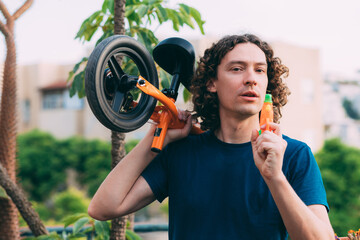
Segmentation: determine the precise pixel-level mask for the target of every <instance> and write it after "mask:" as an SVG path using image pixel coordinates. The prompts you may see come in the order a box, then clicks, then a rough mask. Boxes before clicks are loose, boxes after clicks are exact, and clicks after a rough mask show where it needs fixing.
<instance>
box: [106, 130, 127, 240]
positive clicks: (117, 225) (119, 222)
mask: <svg viewBox="0 0 360 240" xmlns="http://www.w3.org/2000/svg"><path fill="white" fill-rule="evenodd" d="M124 156H125V134H124V133H119V132H114V131H112V132H111V158H112V164H111V165H112V166H111V167H112V168H114V167H115V166H116V165H117V164H118V163H119V162H120V161H121V159H123V157H124ZM126 221H127V216H124V217H120V218H116V219H114V220H112V221H111V232H110V239H111V240H125V231H126Z"/></svg>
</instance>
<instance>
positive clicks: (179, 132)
mask: <svg viewBox="0 0 360 240" xmlns="http://www.w3.org/2000/svg"><path fill="white" fill-rule="evenodd" d="M178 113H179V114H178V118H179V119H180V120H181V121H184V122H186V124H185V126H184V127H183V128H179V129H168V130H167V133H166V137H165V140H164V145H163V147H165V146H166V145H167V144H169V143H171V142H175V141H177V140H179V139H182V138H184V137H186V136H187V135H189V133H190V130H191V127H192V121H193V120H192V116H191V114H190V113H189V112H187V111H183V110H179V109H178Z"/></svg>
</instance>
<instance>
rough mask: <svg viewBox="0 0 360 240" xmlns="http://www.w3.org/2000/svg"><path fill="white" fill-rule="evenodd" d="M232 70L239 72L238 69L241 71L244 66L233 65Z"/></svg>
mask: <svg viewBox="0 0 360 240" xmlns="http://www.w3.org/2000/svg"><path fill="white" fill-rule="evenodd" d="M231 70H232V71H234V72H238V71H241V70H242V68H240V67H233V68H232V69H231Z"/></svg>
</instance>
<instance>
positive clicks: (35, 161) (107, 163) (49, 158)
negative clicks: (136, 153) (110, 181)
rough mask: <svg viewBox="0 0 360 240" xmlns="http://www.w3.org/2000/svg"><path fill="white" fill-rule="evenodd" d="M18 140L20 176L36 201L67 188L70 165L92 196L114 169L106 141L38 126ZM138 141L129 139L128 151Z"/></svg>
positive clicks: (31, 197) (30, 196) (30, 195)
mask: <svg viewBox="0 0 360 240" xmlns="http://www.w3.org/2000/svg"><path fill="white" fill-rule="evenodd" d="M17 140H18V161H19V168H18V177H19V179H21V181H20V184H21V185H22V187H23V189H24V190H25V191H26V193H27V194H28V196H29V198H30V199H31V200H33V201H37V202H42V201H45V200H48V199H49V198H50V197H51V195H52V194H55V193H56V192H59V191H63V190H65V189H66V188H67V187H68V186H66V178H67V175H66V170H67V169H73V170H75V171H76V175H77V179H76V180H77V181H78V183H79V184H80V185H81V186H82V187H84V188H86V189H87V194H88V195H89V196H92V195H93V194H94V193H95V192H96V190H97V188H98V187H99V186H100V184H101V182H102V181H103V180H104V179H105V177H106V176H107V175H108V173H109V171H110V169H111V144H110V143H109V142H106V141H101V140H98V139H94V140H87V139H85V138H82V137H77V136H75V137H70V138H67V139H63V140H59V139H56V138H54V137H53V136H52V135H50V134H49V133H45V132H42V131H39V130H33V131H30V132H27V133H24V134H20V135H19V136H18V139H17ZM138 141H139V140H130V141H128V142H127V143H126V144H125V149H126V151H127V152H129V151H130V150H131V149H132V148H133V147H134V146H135V145H136V144H137V143H138ZM1 194H4V192H3V191H0V195H1Z"/></svg>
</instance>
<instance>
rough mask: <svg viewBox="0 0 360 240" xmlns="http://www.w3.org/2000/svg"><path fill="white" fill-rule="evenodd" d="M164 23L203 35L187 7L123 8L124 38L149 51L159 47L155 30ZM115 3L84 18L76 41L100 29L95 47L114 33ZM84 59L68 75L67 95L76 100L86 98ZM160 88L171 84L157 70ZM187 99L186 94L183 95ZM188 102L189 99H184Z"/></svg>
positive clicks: (157, 0)
mask: <svg viewBox="0 0 360 240" xmlns="http://www.w3.org/2000/svg"><path fill="white" fill-rule="evenodd" d="M164 22H171V23H172V26H173V29H174V30H175V31H180V28H181V27H184V26H188V27H190V28H192V29H195V25H196V26H198V28H199V30H200V32H201V33H202V34H204V28H203V25H204V23H205V21H204V20H202V19H201V15H200V13H199V11H198V10H196V9H195V8H192V7H190V6H188V5H186V4H178V5H177V7H176V8H175V9H172V8H168V7H166V1H164V0H127V1H126V6H125V28H126V33H125V34H126V35H128V36H131V37H134V38H135V39H137V40H138V41H139V42H140V43H142V44H143V45H144V46H145V47H146V48H147V49H148V50H149V52H152V49H153V48H154V47H155V46H156V44H158V42H159V41H158V39H157V38H156V36H155V34H154V31H155V30H154V31H152V30H150V28H152V29H158V27H159V26H160V25H161V24H163V23H164ZM113 29H114V0H105V1H104V3H103V5H102V8H101V10H99V11H96V12H94V13H93V14H92V15H91V16H90V17H88V18H87V19H85V21H84V22H83V23H82V24H81V27H80V29H79V31H78V33H77V34H76V37H75V38H76V39H79V40H80V41H82V42H88V41H91V40H92V37H93V36H94V34H95V33H96V32H97V31H98V30H99V31H101V32H102V33H101V37H100V38H99V39H98V40H97V42H96V45H97V44H98V43H99V42H101V41H102V40H103V39H105V38H107V37H109V36H112V35H113V34H114V32H113ZM86 63H87V58H83V59H82V60H81V61H80V62H79V63H77V64H76V65H75V66H74V69H73V70H72V71H71V72H70V73H69V77H68V81H69V82H71V81H72V84H71V89H70V96H71V97H72V96H74V95H75V94H76V93H78V97H79V98H82V97H84V96H85V91H84V71H85V70H84V69H85V67H83V68H80V66H85V65H86ZM159 75H160V81H161V86H162V87H163V88H166V87H165V86H164V85H167V84H168V83H169V82H170V77H169V75H168V74H167V73H166V72H165V71H163V70H161V69H159ZM186 96H187V95H186ZM187 99H188V98H187Z"/></svg>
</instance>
